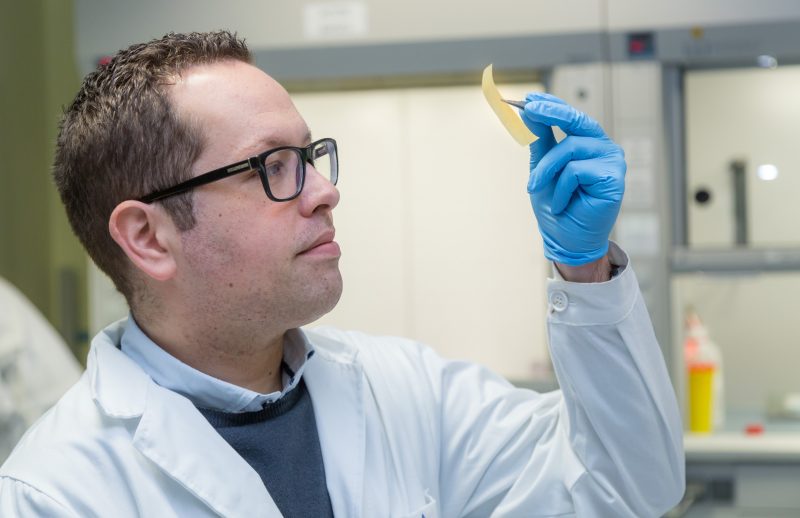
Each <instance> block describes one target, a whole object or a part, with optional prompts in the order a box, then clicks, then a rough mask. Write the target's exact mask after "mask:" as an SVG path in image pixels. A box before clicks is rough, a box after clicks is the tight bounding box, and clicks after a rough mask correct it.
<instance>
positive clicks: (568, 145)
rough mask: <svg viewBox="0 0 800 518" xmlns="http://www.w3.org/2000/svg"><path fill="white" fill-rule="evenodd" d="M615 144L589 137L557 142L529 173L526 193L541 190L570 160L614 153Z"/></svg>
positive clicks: (570, 138) (569, 138)
mask: <svg viewBox="0 0 800 518" xmlns="http://www.w3.org/2000/svg"><path fill="white" fill-rule="evenodd" d="M616 147H617V146H616V144H613V143H611V141H609V140H599V139H596V138H589V137H567V138H565V139H564V140H562V141H561V142H559V143H558V144H557V145H556V146H555V147H554V148H553V149H552V150H551V151H550V152H549V153H547V154H546V155H545V156H544V157H543V158H542V159H541V160H539V162H538V163H537V165H536V167H535V169H534V170H533V171H531V177H532V181H531V182H529V183H528V192H531V193H533V192H535V191H538V190H541V189H543V188H544V187H545V186H546V185H547V184H549V183H550V182H551V181H552V180H553V178H555V176H556V174H558V172H559V171H561V170H562V169H564V167H565V166H566V165H567V164H568V163H569V162H570V161H571V160H588V159H591V158H597V157H600V156H604V155H607V154H610V153H613V152H614V148H616Z"/></svg>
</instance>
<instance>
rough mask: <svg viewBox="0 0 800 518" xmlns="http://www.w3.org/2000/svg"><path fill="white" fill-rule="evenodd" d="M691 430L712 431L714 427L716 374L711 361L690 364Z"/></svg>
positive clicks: (696, 431)
mask: <svg viewBox="0 0 800 518" xmlns="http://www.w3.org/2000/svg"><path fill="white" fill-rule="evenodd" d="M688 370H689V387H688V388H689V390H688V396H689V431H690V432H695V433H711V432H712V431H713V429H714V376H715V374H716V368H715V366H714V365H713V364H711V363H696V364H693V365H689V369H688Z"/></svg>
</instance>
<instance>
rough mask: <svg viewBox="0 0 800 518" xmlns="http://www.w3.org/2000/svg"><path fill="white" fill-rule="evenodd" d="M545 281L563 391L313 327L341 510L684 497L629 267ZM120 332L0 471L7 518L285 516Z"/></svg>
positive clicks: (679, 455)
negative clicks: (122, 344) (599, 277)
mask: <svg viewBox="0 0 800 518" xmlns="http://www.w3.org/2000/svg"><path fill="white" fill-rule="evenodd" d="M548 290H549V292H550V296H551V301H555V302H553V303H552V304H551V307H552V309H551V312H552V314H551V316H550V321H549V330H550V336H551V352H552V357H553V362H554V365H555V369H556V372H557V374H558V378H559V382H560V385H561V387H562V391H558V392H553V393H548V394H537V393H534V392H531V391H527V390H522V389H516V388H514V387H512V386H511V385H510V384H508V383H507V382H506V381H504V380H503V379H501V378H500V377H498V376H496V375H494V374H492V373H490V372H489V371H487V370H486V369H484V368H482V367H480V366H476V365H473V364H468V363H465V362H451V361H445V360H443V359H441V358H440V357H438V356H437V355H436V354H435V353H434V352H433V351H432V350H431V349H429V348H427V347H424V346H422V345H419V344H417V343H414V342H412V341H408V340H403V339H398V338H374V337H370V336H366V335H363V334H359V333H346V332H342V331H337V330H332V329H324V330H320V331H317V332H308V337H309V339H310V340H311V342H312V343H313V344H314V346H315V348H316V351H317V352H316V354H315V355H314V356H313V357H312V358H311V359H310V360H309V363H308V365H307V368H306V371H305V373H304V376H305V380H306V384H307V386H308V390H309V393H310V395H311V400H312V403H313V407H314V412H315V415H316V421H317V427H318V432H319V440H320V445H321V448H322V456H323V460H324V464H325V475H326V480H327V486H328V491H329V493H330V498H331V503H332V505H333V511H334V514H335V515H336V516H337V517H348V518H350V517H352V518H359V517H364V518H372V517H420V516H424V517H426V518H434V517H439V516H441V517H456V516H470V517H486V516H489V515H493V516H503V517H505V516H525V517H540V516H558V517H566V516H581V517H583V516H586V517H606V516H608V517H626V516H630V517H637V518H641V517H648V516H659V515H661V514H662V513H663V512H665V511H666V510H668V509H669V508H670V507H672V506H673V505H674V504H675V503H677V501H678V500H679V499H680V497H681V495H682V493H683V487H684V460H683V451H682V434H681V424H680V419H679V416H678V410H677V405H676V401H675V397H674V393H673V390H672V387H671V386H670V383H669V379H668V377H667V373H666V369H665V366H664V363H663V360H662V356H661V352H660V350H659V348H658V344H657V343H656V340H655V338H654V336H653V331H652V328H651V326H650V323H649V318H648V315H647V311H646V309H645V307H644V304H643V303H642V299H641V295H640V294H639V291H638V287H637V284H636V280H635V277H634V275H633V272H632V271H631V270H630V268H628V269H627V270H626V271H625V272H623V273H622V274H621V275H620V276H619V277H617V278H615V279H613V280H612V281H610V282H609V283H604V284H603V285H579V284H572V283H565V282H560V281H551V282H550V284H549V287H548ZM553 297H555V298H553ZM122 329H123V324H122V323H117V324H115V325H112V326H110V327H109V328H107V329H106V330H105V331H104V332H103V333H101V334H100V335H98V337H97V338H95V340H94V341H93V344H92V349H91V352H90V355H89V367H88V369H87V372H86V374H85V375H84V376H83V377H82V378H81V380H80V382H79V383H78V384H77V385H75V387H73V388H72V389H71V390H70V391H69V392H68V393H67V394H66V396H65V397H64V398H63V399H62V400H61V401H60V402H59V403H58V404H57V405H56V406H55V408H53V409H52V410H51V411H50V412H49V413H48V414H47V415H46V416H45V417H44V418H43V419H42V420H40V421H39V422H38V424H37V425H36V426H34V427H33V429H32V430H30V431H29V432H28V433H27V435H26V436H25V437H24V438H23V440H22V441H21V443H20V444H19V446H18V447H17V449H16V450H15V452H14V453H13V454H12V456H11V457H10V459H9V460H8V462H7V463H6V464H5V465H4V466H3V467H2V469H0V515H2V516H4V517H12V516H26V517H27V516H81V517H88V516H114V517H128V516H159V517H170V516H192V517H200V516H212V515H222V516H231V517H253V516H267V517H275V516H280V513H279V511H278V509H277V508H276V506H275V504H274V503H273V501H272V499H271V498H270V496H269V494H268V492H267V490H266V489H265V487H264V485H263V483H262V482H261V479H260V478H259V476H258V475H257V474H256V472H255V471H254V470H253V469H252V468H251V467H250V466H249V465H248V464H247V463H246V462H245V461H244V460H243V459H242V458H241V457H240V456H239V455H238V454H236V452H235V451H234V450H233V449H232V448H231V447H230V446H229V445H228V444H227V443H226V442H225V441H224V440H223V439H222V438H221V437H220V436H219V435H218V434H217V433H216V431H215V430H214V429H213V428H212V427H211V425H209V424H208V422H207V421H206V420H205V419H204V418H203V416H202V415H201V414H200V413H199V412H198V411H197V410H196V409H195V408H194V406H193V405H192V404H191V403H190V402H189V401H188V400H187V399H185V398H184V397H182V396H180V395H178V394H176V393H174V392H171V391H168V390H166V389H164V388H162V387H160V386H158V385H156V384H155V383H154V382H153V381H152V380H151V379H150V378H149V377H148V376H147V375H145V373H144V372H143V371H142V370H141V369H140V368H139V367H138V366H137V365H136V364H135V363H134V362H133V361H131V360H130V359H129V358H128V357H127V356H125V355H124V354H123V353H122V352H120V351H119V350H118V349H117V348H116V347H115V345H116V344H118V343H119V339H120V335H121V332H122ZM276 469H279V467H276Z"/></svg>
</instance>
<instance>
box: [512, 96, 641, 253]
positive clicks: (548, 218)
mask: <svg viewBox="0 0 800 518" xmlns="http://www.w3.org/2000/svg"><path fill="white" fill-rule="evenodd" d="M525 100H526V101H527V104H526V105H525V109H524V110H523V112H522V120H523V121H525V124H526V125H527V126H528V128H530V130H531V131H532V132H533V133H534V134H535V135H536V136H538V137H539V140H537V141H536V142H534V143H533V144H531V146H530V150H531V174H530V178H529V180H528V194H529V195H530V198H531V205H532V206H533V212H534V214H535V215H536V220H537V222H538V223H539V232H541V234H542V238H543V240H544V255H545V257H547V259H549V260H551V261H555V262H557V263H562V264H566V265H569V266H579V265H582V264H587V263H591V262H593V261H596V260H598V259H600V258H601V257H603V256H604V255H606V253H607V252H608V236H609V234H610V233H611V228H612V227H613V226H614V222H615V221H616V219H617V215H618V214H619V209H620V205H621V203H622V195H623V193H624V191H625V170H626V165H625V154H624V153H623V151H622V148H621V147H619V146H618V145H617V144H615V143H614V142H613V141H612V140H611V139H610V138H608V136H607V135H606V134H605V132H604V131H603V128H601V127H600V124H598V123H597V121H595V120H594V119H592V118H591V117H589V116H588V115H586V114H584V113H582V112H579V111H578V110H576V109H575V108H573V107H572V106H570V105H568V104H567V103H565V102H564V101H562V100H561V99H559V98H558V97H555V96H552V95H549V94H545V93H533V94H528V95H527V97H526V98H525ZM552 126H558V127H559V128H561V129H562V130H563V131H564V133H566V134H567V137H566V138H564V139H563V140H562V141H561V142H559V143H556V140H555V137H554V136H553V130H552Z"/></svg>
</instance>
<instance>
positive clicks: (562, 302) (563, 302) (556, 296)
mask: <svg viewBox="0 0 800 518" xmlns="http://www.w3.org/2000/svg"><path fill="white" fill-rule="evenodd" d="M550 305H551V306H552V307H553V309H554V310H555V311H558V312H561V311H564V310H565V309H567V306H568V305H569V299H568V298H567V294H566V293H564V292H563V291H554V292H552V293H551V294H550Z"/></svg>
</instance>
